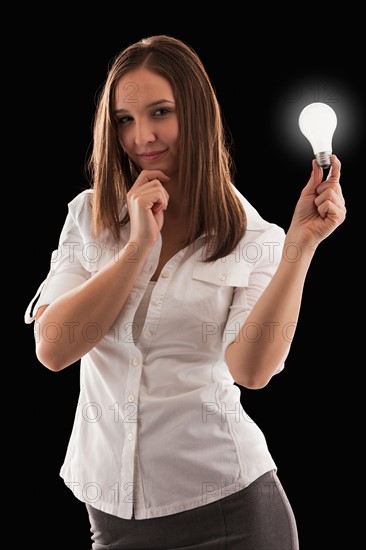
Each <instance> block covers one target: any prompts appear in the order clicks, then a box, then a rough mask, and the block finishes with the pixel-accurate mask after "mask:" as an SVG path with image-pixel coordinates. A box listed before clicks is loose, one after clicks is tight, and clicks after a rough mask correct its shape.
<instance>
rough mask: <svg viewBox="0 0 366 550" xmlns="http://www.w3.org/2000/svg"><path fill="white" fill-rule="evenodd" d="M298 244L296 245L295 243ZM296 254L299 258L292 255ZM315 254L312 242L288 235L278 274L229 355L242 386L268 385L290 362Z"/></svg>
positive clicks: (234, 375) (235, 376)
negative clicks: (306, 284) (304, 293)
mask: <svg viewBox="0 0 366 550" xmlns="http://www.w3.org/2000/svg"><path fill="white" fill-rule="evenodd" d="M294 242H297V244H296V246H294V245H292V244H291V243H294ZM294 251H295V252H296V256H294V255H293V254H291V252H294ZM313 255H314V249H313V247H312V246H311V244H310V243H301V244H299V241H296V239H295V235H291V234H290V233H289V234H288V235H287V237H286V240H285V245H284V254H283V256H282V260H281V262H280V264H279V266H278V268H277V271H276V273H275V274H274V276H273V278H272V279H271V281H270V283H269V284H268V286H267V287H266V289H265V290H264V292H263V293H262V295H261V296H260V298H259V299H258V301H257V303H256V304H255V306H254V308H253V309H252V311H251V313H250V315H249V316H248V318H247V320H246V322H245V323H244V325H243V326H242V327H241V330H240V333H239V336H238V337H237V339H236V340H235V341H234V342H233V343H232V344H230V345H229V347H228V349H227V352H226V360H227V363H228V366H229V369H230V371H231V373H232V376H233V377H234V379H235V381H236V382H237V383H238V384H240V385H242V386H245V387H249V388H259V387H263V386H265V385H266V384H267V383H268V381H269V380H270V378H271V377H272V376H273V374H274V373H275V372H276V371H277V370H278V368H279V366H280V365H281V364H282V363H283V361H284V360H285V359H286V357H287V355H288V353H289V350H290V346H291V342H292V339H293V336H294V333H295V328H296V325H297V321H298V317H299V312H300V306H301V299H302V294H303V288H304V282H305V278H306V274H307V272H308V268H309V266H310V262H311V259H312V257H313ZM291 256H292V257H291Z"/></svg>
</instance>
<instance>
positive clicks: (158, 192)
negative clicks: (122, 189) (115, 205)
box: [127, 170, 170, 246]
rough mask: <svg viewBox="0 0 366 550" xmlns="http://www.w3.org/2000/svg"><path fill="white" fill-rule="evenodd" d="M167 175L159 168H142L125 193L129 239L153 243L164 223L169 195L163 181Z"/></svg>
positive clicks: (142, 242)
mask: <svg viewBox="0 0 366 550" xmlns="http://www.w3.org/2000/svg"><path fill="white" fill-rule="evenodd" d="M169 179H170V178H169V176H167V175H166V174H164V172H162V171H161V170H142V171H141V173H140V174H139V176H138V178H137V180H136V181H135V183H134V184H133V186H132V187H131V189H130V190H129V191H128V193H127V206H128V212H129V215H130V223H131V234H130V241H132V242H135V243H139V244H147V245H151V246H152V245H153V244H154V243H155V241H156V239H157V236H158V234H159V233H160V231H161V228H162V227H163V223H164V210H166V208H167V206H168V201H169V195H168V193H167V191H166V190H165V188H164V183H167V182H168V181H169Z"/></svg>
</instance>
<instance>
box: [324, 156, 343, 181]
mask: <svg viewBox="0 0 366 550" xmlns="http://www.w3.org/2000/svg"><path fill="white" fill-rule="evenodd" d="M330 162H331V165H330V170H329V174H328V176H327V179H326V181H329V180H332V181H336V182H338V181H339V178H340V176H341V163H340V160H339V159H338V157H336V155H331V157H330Z"/></svg>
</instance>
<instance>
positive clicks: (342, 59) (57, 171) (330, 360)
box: [12, 13, 364, 550]
mask: <svg viewBox="0 0 366 550" xmlns="http://www.w3.org/2000/svg"><path fill="white" fill-rule="evenodd" d="M135 17H136V14H134V16H133V18H131V15H129V16H128V18H125V17H122V16H121V15H118V14H113V13H112V14H110V20H109V21H108V23H105V22H99V21H98V16H97V14H95V22H94V24H93V25H90V24H88V25H86V24H85V25H79V26H73V25H72V24H71V23H70V21H68V22H67V23H66V22H65V24H64V25H61V27H57V28H56V27H54V26H53V25H47V26H42V25H39V28H36V29H34V31H33V33H32V37H31V38H29V40H28V39H27V40H24V48H23V49H24V51H23V63H24V60H25V65H26V71H25V73H24V74H20V75H18V77H19V80H20V83H21V85H20V87H21V94H20V95H21V97H20V98H19V102H20V105H19V107H20V109H19V115H18V116H19V118H18V119H16V122H17V129H18V131H19V135H18V139H19V144H20V147H21V150H22V153H21V162H20V163H19V164H18V165H16V166H14V170H15V175H16V181H15V182H13V184H14V188H13V191H12V192H13V193H14V199H15V201H17V200H18V199H19V196H18V193H21V197H22V200H21V203H22V204H21V208H24V212H23V213H22V214H21V218H22V219H23V220H24V226H23V224H21V225H22V227H23V231H24V237H25V240H24V241H23V245H22V246H21V247H19V250H20V251H21V252H20V257H19V259H20V263H21V268H20V269H22V270H24V269H25V271H23V274H24V276H23V277H22V284H21V287H20V288H18V289H17V296H18V299H19V301H20V303H19V308H18V314H17V320H16V324H17V325H16V326H17V334H19V335H21V337H20V339H19V341H18V340H17V348H16V353H19V354H20V356H21V357H22V362H21V380H22V390H23V391H24V396H22V400H21V403H22V407H21V410H22V411H23V412H22V420H21V422H20V425H21V438H20V443H21V449H22V450H21V455H22V456H23V457H24V458H23V464H24V471H23V473H22V475H21V476H20V481H19V486H20V490H19V493H18V495H19V500H18V504H19V503H21V502H25V503H26V505H27V510H28V512H27V515H28V517H29V518H30V526H29V530H30V531H31V532H32V537H31V538H32V539H33V538H34V537H35V538H36V547H37V548H38V549H39V550H41V549H50V548H52V549H53V550H57V549H61V548H62V549H65V548H77V549H78V550H84V549H85V550H87V549H89V548H90V546H91V545H90V534H89V523H88V519H87V515H86V511H85V509H84V505H83V504H82V503H80V502H78V501H77V500H76V499H75V497H73V495H72V493H71V491H70V490H69V489H67V488H66V486H65V485H64V483H63V481H62V480H61V478H60V477H59V470H60V467H61V464H62V462H63V459H64V455H65V452H66V446H67V443H68V438H69V435H70V432H71V427H72V422H73V416H74V411H75V407H76V403H77V398H78V389H79V379H78V376H79V369H78V365H77V364H76V365H73V366H72V367H70V368H68V369H66V370H64V371H62V372H60V373H57V374H56V373H52V372H50V371H48V370H47V369H46V368H44V367H43V366H42V365H40V363H39V362H38V361H37V359H36V357H35V353H34V340H33V327H32V326H27V325H25V324H24V323H22V316H23V313H24V311H25V309H26V307H27V305H28V302H29V301H30V299H31V298H32V297H33V295H34V293H35V291H36V290H37V287H38V285H39V284H40V282H41V281H42V280H43V278H44V277H45V275H46V274H47V271H48V267H49V259H50V253H51V251H52V250H53V249H54V248H56V247H57V241H58V236H59V232H60V230H61V227H62V224H63V222H64V219H65V215H66V212H67V202H68V201H69V200H71V199H72V198H73V197H74V196H75V195H76V194H77V193H78V192H79V191H80V190H81V189H83V188H85V186H87V183H86V180H85V177H84V161H85V159H86V156H87V154H88V150H89V147H90V143H91V137H92V134H91V128H92V118H93V114H94V107H95V98H96V94H97V92H98V90H99V89H100V86H101V85H102V83H103V82H104V79H105V77H106V73H107V66H108V63H109V61H110V60H111V58H112V57H113V56H114V55H115V54H116V53H117V52H118V51H119V50H120V49H122V48H123V47H125V46H127V45H128V44H130V43H131V42H134V41H136V40H139V39H140V38H142V37H144V36H148V35H151V34H159V33H166V34H171V35H173V36H176V37H177V38H181V39H182V40H185V41H187V42H188V43H189V44H190V45H191V46H193V47H194V48H195V49H196V51H197V53H198V54H199V55H200V57H201V59H202V60H203V62H204V64H205V66H206V69H207V71H208V73H209V75H210V77H211V79H212V81H213V84H214V87H215V89H216V92H217V95H218V99H219V102H220V103H221V106H222V110H223V114H224V118H225V121H226V124H227V127H228V129H230V132H231V135H232V138H233V154H234V157H235V162H236V167H237V173H236V182H235V183H236V185H237V186H238V188H239V189H240V190H241V192H242V193H243V194H244V195H245V196H246V197H247V198H248V200H249V201H250V202H252V204H253V205H254V206H255V207H256V208H257V209H258V210H259V212H260V213H261V214H262V215H263V217H265V218H266V219H268V220H271V221H274V222H276V223H278V224H279V225H281V226H282V227H284V229H287V227H288V225H289V223H290V220H291V215H292V211H293V208H294V206H295V203H296V200H297V197H298V195H299V193H300V191H301V189H302V187H303V185H305V183H306V181H307V179H308V177H309V175H310V169H311V160H312V157H313V154H312V150H311V148H310V144H309V143H308V142H307V140H306V139H305V138H304V137H303V136H302V135H301V134H300V131H299V129H298V126H297V119H298V115H299V113H300V111H301V109H302V107H303V106H305V105H306V104H307V103H310V102H312V101H324V102H326V103H329V104H330V105H331V106H332V107H333V108H334V109H335V111H336V113H337V115H338V127H337V130H336V132H335V135H334V140H333V150H334V152H335V153H336V154H337V155H338V157H339V158H340V160H341V162H342V178H341V182H342V185H343V192H344V195H345V198H346V202H347V208H348V215H347V219H346V221H345V223H344V224H343V225H342V226H341V227H340V228H339V229H337V231H336V232H335V233H334V234H333V235H332V236H331V237H330V238H329V239H327V240H326V241H325V242H323V243H322V244H321V245H320V247H319V250H318V252H317V254H316V256H315V258H314V261H313V263H312V265H311V267H310V270H309V273H308V277H307V280H306V285H305V289H304V297H303V303H302V308H301V315H300V322H299V325H298V328H297V332H296V336H295V339H294V341H293V344H292V348H291V352H290V355H289V357H288V359H287V361H286V368H285V371H284V372H283V373H282V374H280V375H279V376H278V377H275V378H274V379H273V380H272V381H271V383H270V384H269V385H268V386H267V387H266V388H264V389H262V390H260V391H249V390H245V389H243V390H242V402H243V405H244V407H245V409H246V411H247V412H248V414H249V415H250V416H251V417H252V418H254V420H255V421H256V422H257V423H258V424H259V426H260V427H261V429H262V430H263V432H264V434H265V436H266V438H267V442H268V445H269V448H270V451H271V453H272V456H273V458H274V459H275V462H276V463H277V466H278V475H279V477H280V479H281V481H282V484H283V486H284V488H285V490H286V493H287V495H288V498H289V500H290V502H291V504H292V507H293V509H294V512H295V515H296V518H297V522H298V530H299V537H300V543H301V548H302V550H308V549H309V550H310V549H312V548H314V546H315V547H317V548H326V547H327V548H328V547H330V546H332V544H330V541H332V542H334V544H335V543H336V542H337V541H338V540H340V538H342V537H346V536H347V535H348V534H349V531H350V525H347V523H345V522H344V520H343V514H344V503H345V496H344V493H343V496H342V498H341V496H340V494H341V490H342V492H343V491H344V490H345V488H344V487H345V486H346V487H347V485H348V477H347V476H348V475H349V465H348V467H347V469H346V468H345V464H346V463H348V464H349V461H350V456H349V455H350V454H351V455H352V453H353V452H354V450H353V443H352V439H351V435H350V432H349V431H348V430H347V418H346V417H347V413H345V411H344V405H343V403H344V399H346V398H347V388H348V381H349V376H350V370H351V368H352V366H351V364H350V358H349V356H350V348H351V347H352V346H353V343H354V341H353V340H354V337H353V327H354V324H355V323H354V322H353V319H354V313H353V303H352V300H351V299H350V297H349V296H350V294H349V289H347V287H348V286H349V283H350V275H351V276H352V275H353V272H354V270H352V269H350V265H352V266H354V265H355V264H356V269H357V262H355V256H354V254H355V253H354V252H353V250H354V240H355V238H356V234H355V231H354V229H352V228H354V226H355V222H354V220H355V217H356V204H357V203H356V200H358V197H359V188H360V187H362V186H363V185H364V182H363V181H360V176H361V158H362V149H361V146H362V145H363V143H364V131H363V125H364V100H363V95H362V94H363V93H364V90H363V89H362V87H361V75H360V74H359V72H358V71H357V70H355V69H353V68H352V67H351V63H349V57H348V54H347V55H346V54H345V52H346V49H345V48H346V46H344V44H340V41H339V40H336V39H334V38H333V37H332V36H331V35H330V34H328V33H327V32H325V31H323V33H321V32H320V30H319V29H318V28H315V27H316V26H315V27H313V26H311V25H310V27H309V28H308V29H307V31H306V33H304V36H302V34H301V33H299V32H295V30H294V29H293V30H292V33H291V35H289V34H288V32H287V31H283V30H282V31H281V32H280V31H279V29H272V34H271V35H268V34H266V33H264V32H263V31H262V33H261V32H258V34H257V35H256V38H255V39H254V40H249V39H248V38H246V32H247V31H248V27H249V26H250V23H249V22H247V23H245V25H243V29H242V30H241V31H239V32H238V31H235V32H234V31H232V30H231V29H230V27H229V26H226V25H225V24H223V25H222V27H218V28H217V27H216V28H213V27H212V26H210V25H208V24H206V25H205V26H204V28H202V32H201V31H200V32H198V31H190V30H189V29H190V28H191V25H190V24H188V23H187V25H186V27H184V26H183V30H182V28H181V29H180V30H179V29H178V28H177V26H176V25H169V24H168V25H163V24H159V23H158V21H159V17H158V16H154V17H152V18H151V21H152V22H151V23H149V24H146V23H145V24H141V23H139V24H138V25H135V24H133V22H132V20H133V21H134V19H135ZM231 17H232V18H234V19H235V13H232V14H231ZM125 19H127V20H125ZM111 20H113V22H112V21H111ZM155 21H157V22H155ZM134 23H135V21H134ZM103 27H104V29H105V30H104V31H103ZM132 28H134V29H135V30H131V29H132ZM223 29H226V30H225V31H223ZM277 30H278V33H279V34H277ZM36 34H37V40H36V38H35V35H36ZM351 40H352V41H353V42H351V43H348V46H347V47H348V51H349V53H350V54H352V53H356V52H357V51H358V44H357V43H356V42H355V37H352V38H351ZM354 61H355V59H354ZM355 63H356V67H357V59H356V61H355ZM14 64H15V65H16V64H17V59H16V58H14ZM17 101H18V99H17ZM23 109H24V110H23ZM18 178H20V179H21V185H18V183H19V182H18V183H17V181H18ZM19 189H21V191H19ZM356 197H357V198H356ZM24 266H25V267H24ZM18 348H19V349H18ZM18 428H19V425H17V426H16V429H17V430H18ZM29 438H30V439H29ZM29 440H30V443H29ZM27 441H28V442H27ZM356 461H357V459H356V458H355V463H356ZM350 462H351V463H352V458H351V461H350ZM355 468H356V464H355ZM23 476H24V477H23ZM341 487H342V489H341ZM346 491H347V489H346ZM349 502H351V498H350V500H349ZM29 504H30V507H29ZM335 526H336V529H335ZM20 546H21V545H20Z"/></svg>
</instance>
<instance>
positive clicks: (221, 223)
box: [87, 35, 246, 261]
mask: <svg viewBox="0 0 366 550" xmlns="http://www.w3.org/2000/svg"><path fill="white" fill-rule="evenodd" d="M140 67H145V68H147V69H149V70H150V71H152V72H154V73H156V74H158V75H160V76H162V77H163V78H165V79H166V80H167V81H168V82H169V83H170V85H171V87H172V89H173V93H174V98H175V100H176V109H177V117H178V124H179V136H180V142H179V185H180V192H181V204H182V208H183V209H184V212H185V216H186V219H187V233H186V242H185V246H187V245H189V244H191V243H193V242H194V241H195V240H196V239H197V237H199V236H200V235H202V234H205V235H206V245H207V251H209V253H208V252H207V253H206V261H213V260H217V259H219V258H222V257H223V256H226V255H227V254H229V253H230V252H232V250H233V249H234V248H235V246H236V245H237V244H238V242H239V241H240V239H241V238H242V236H243V235H244V233H245V230H246V216H245V212H244V208H243V206H242V204H241V202H240V200H239V199H238V197H237V196H236V194H235V191H234V189H233V185H232V179H233V173H234V164H233V160H232V157H231V155H230V152H229V147H228V144H227V138H226V135H225V130H224V126H223V120H222V116H221V110H220V106H219V104H218V101H217V98H216V94H215V91H214V89H213V86H212V84H211V82H210V79H209V77H208V75H207V73H206V70H205V68H204V66H203V64H202V62H201V60H200V59H199V57H198V56H197V54H196V52H195V51H194V50H193V49H192V47H191V46H189V45H187V44H185V43H184V42H182V41H181V40H178V39H176V38H173V37H170V36H166V35H158V36H150V37H149V38H144V39H142V40H140V41H139V42H137V43H135V44H132V45H130V46H129V47H127V48H126V49H124V50H123V51H122V52H120V53H119V54H117V55H116V57H115V58H114V59H113V60H112V61H111V63H110V67H109V71H108V75H107V79H106V82H105V83H104V86H103V89H102V92H101V94H100V96H99V99H98V104H97V109H96V113H95V118H94V135H93V150H92V153H91V156H90V159H89V161H88V164H87V168H88V169H89V173H90V175H91V182H92V187H93V188H94V193H93V216H94V218H93V224H94V231H95V234H96V235H99V234H100V233H101V232H102V231H103V230H105V229H109V230H110V231H111V232H112V234H113V235H114V237H115V238H116V239H117V240H118V239H119V234H120V227H121V225H124V224H126V223H127V222H128V221H129V217H128V213H127V215H125V216H124V217H123V218H122V217H121V205H123V204H125V203H126V194H127V192H128V191H129V189H130V188H131V187H132V185H133V183H134V181H135V180H136V178H137V176H138V174H139V172H140V169H139V167H138V166H136V165H135V163H133V162H132V161H131V160H130V159H129V157H128V155H127V154H126V153H125V151H124V150H123V148H122V146H121V144H120V143H119V139H118V133H117V123H116V121H115V118H114V116H113V110H114V101H115V89H116V85H117V83H118V81H119V79H120V78H121V77H122V76H124V75H125V74H126V73H128V72H130V71H132V70H134V69H137V68H140Z"/></svg>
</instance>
